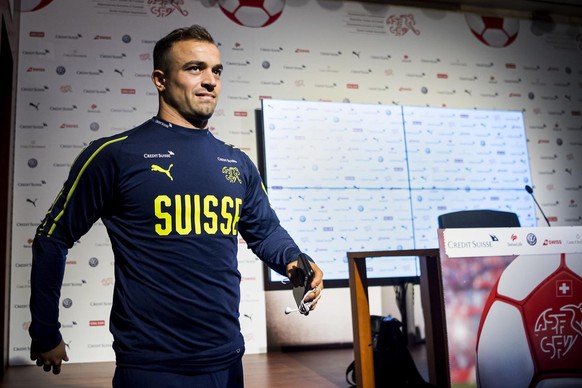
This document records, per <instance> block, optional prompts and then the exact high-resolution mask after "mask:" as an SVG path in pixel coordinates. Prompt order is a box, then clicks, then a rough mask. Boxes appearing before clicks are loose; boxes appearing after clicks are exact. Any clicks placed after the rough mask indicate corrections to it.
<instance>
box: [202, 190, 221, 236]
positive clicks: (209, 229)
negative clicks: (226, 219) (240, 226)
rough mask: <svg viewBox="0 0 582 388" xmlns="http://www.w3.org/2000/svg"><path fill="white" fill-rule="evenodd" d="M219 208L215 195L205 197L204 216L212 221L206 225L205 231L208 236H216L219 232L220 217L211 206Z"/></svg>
mask: <svg viewBox="0 0 582 388" xmlns="http://www.w3.org/2000/svg"><path fill="white" fill-rule="evenodd" d="M211 205H212V206H213V207H217V206H218V198H216V197H215V196H214V195H207V196H206V197H204V215H205V216H206V217H208V218H209V219H210V222H205V223H204V231H205V232H206V233H208V234H216V231H217V230H218V215H217V214H216V213H215V212H213V211H212V210H211V209H210V206H211Z"/></svg>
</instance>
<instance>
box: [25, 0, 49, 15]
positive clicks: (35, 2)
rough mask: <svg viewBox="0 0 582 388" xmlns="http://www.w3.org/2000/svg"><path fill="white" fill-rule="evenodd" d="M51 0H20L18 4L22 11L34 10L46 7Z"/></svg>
mask: <svg viewBox="0 0 582 388" xmlns="http://www.w3.org/2000/svg"><path fill="white" fill-rule="evenodd" d="M52 1H53V0H22V2H21V4H20V11H22V12H34V11H38V10H39V9H41V8H44V7H46V6H47V5H49V4H50V3H52Z"/></svg>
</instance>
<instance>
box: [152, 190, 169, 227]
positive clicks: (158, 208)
mask: <svg viewBox="0 0 582 388" xmlns="http://www.w3.org/2000/svg"><path fill="white" fill-rule="evenodd" d="M171 204H172V201H171V200H170V197H168V196H167V195H158V196H157V197H156V199H155V200H154V213H155V215H156V217H158V218H159V219H160V220H162V221H164V223H163V224H156V228H155V229H156V233H157V234H159V235H160V236H167V235H169V234H170V232H171V231H172V216H171V215H170V213H167V212H164V211H162V205H163V206H165V207H168V206H170V205H171Z"/></svg>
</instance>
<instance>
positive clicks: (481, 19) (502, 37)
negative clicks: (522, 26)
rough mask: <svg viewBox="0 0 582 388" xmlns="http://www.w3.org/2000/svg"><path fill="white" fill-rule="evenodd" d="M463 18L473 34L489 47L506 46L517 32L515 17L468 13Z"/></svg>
mask: <svg viewBox="0 0 582 388" xmlns="http://www.w3.org/2000/svg"><path fill="white" fill-rule="evenodd" d="M465 20H466V22H467V25H468V26H469V29H470V30H471V32H472V33H473V35H475V37H477V39H479V40H480V41H481V42H482V43H484V44H485V45H487V46H489V47H507V46H509V45H510V44H512V43H513V42H514V41H515V38H517V33H518V32H519V21H518V20H517V19H511V18H505V17H499V16H481V15H476V14H470V13H468V14H465Z"/></svg>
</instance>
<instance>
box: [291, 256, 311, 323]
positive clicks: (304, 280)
mask: <svg viewBox="0 0 582 388" xmlns="http://www.w3.org/2000/svg"><path fill="white" fill-rule="evenodd" d="M313 273H314V272H313V267H311V263H310V262H309V259H308V258H307V256H306V255H305V254H304V253H301V254H299V257H298V258H297V273H296V278H295V279H294V280H295V281H294V282H293V297H294V298H295V303H297V308H299V312H300V313H301V314H303V315H307V314H309V304H308V305H306V304H304V303H303V298H304V297H305V294H307V293H308V292H309V291H310V290H311V282H312V281H313Z"/></svg>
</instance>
